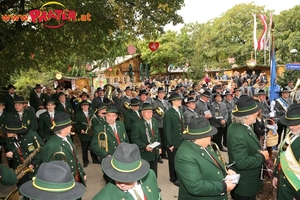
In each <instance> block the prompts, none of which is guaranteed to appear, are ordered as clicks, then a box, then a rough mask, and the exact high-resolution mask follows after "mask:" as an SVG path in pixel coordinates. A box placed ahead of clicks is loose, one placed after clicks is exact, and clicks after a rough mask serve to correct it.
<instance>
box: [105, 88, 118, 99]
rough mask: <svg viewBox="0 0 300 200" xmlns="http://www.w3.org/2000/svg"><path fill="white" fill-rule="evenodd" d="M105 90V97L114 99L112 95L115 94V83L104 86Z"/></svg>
mask: <svg viewBox="0 0 300 200" xmlns="http://www.w3.org/2000/svg"><path fill="white" fill-rule="evenodd" d="M104 90H105V95H104V97H106V98H108V99H109V100H110V101H112V100H113V99H112V96H113V91H114V90H115V87H114V86H113V85H110V84H106V85H105V86H104Z"/></svg>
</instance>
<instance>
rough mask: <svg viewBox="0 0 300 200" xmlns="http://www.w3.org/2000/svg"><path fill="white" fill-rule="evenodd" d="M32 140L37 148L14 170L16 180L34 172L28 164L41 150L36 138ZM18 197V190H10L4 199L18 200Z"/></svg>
mask: <svg viewBox="0 0 300 200" xmlns="http://www.w3.org/2000/svg"><path fill="white" fill-rule="evenodd" d="M34 140H35V142H36V144H37V148H36V149H35V150H34V151H33V152H32V153H31V154H30V155H29V156H28V157H27V158H26V159H25V160H24V162H23V163H22V164H21V165H19V166H18V167H17V168H16V169H15V173H16V175H17V179H18V180H20V179H21V178H22V177H23V176H24V175H25V174H27V173H29V172H34V170H33V169H31V168H29V167H28V166H29V163H30V162H31V160H32V158H33V157H34V156H35V155H36V154H37V153H38V152H39V151H40V150H41V146H40V143H39V142H38V141H37V138H36V136H34ZM19 197H20V193H19V190H18V188H15V189H14V190H12V191H11V192H10V193H9V194H8V195H7V196H6V198H5V200H18V199H19Z"/></svg>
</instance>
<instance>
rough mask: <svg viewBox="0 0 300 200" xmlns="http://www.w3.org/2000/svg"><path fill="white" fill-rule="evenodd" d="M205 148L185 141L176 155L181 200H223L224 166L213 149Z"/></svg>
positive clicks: (224, 197)
mask: <svg viewBox="0 0 300 200" xmlns="http://www.w3.org/2000/svg"><path fill="white" fill-rule="evenodd" d="M206 149H207V151H208V152H209V154H210V155H211V156H212V157H213V158H214V160H215V161H216V162H217V163H218V164H216V163H215V161H214V160H213V159H212V158H211V157H210V155H209V154H208V153H207V152H206V151H205V149H204V148H202V147H200V146H199V145H197V144H195V143H193V142H190V141H187V140H184V141H183V142H182V144H181V146H180V147H179V149H178V150H177V152H176V155H175V170H176V173H177V177H178V181H179V195H178V199H179V200H186V199H188V200H196V199H207V200H219V199H220V200H221V199H222V200H223V199H228V196H227V193H224V191H223V190H224V188H223V184H222V180H223V179H224V178H225V176H226V171H225V167H224V164H223V163H222V162H221V161H220V160H219V158H218V156H217V154H216V153H215V152H214V151H213V150H212V148H210V147H207V148H206Z"/></svg>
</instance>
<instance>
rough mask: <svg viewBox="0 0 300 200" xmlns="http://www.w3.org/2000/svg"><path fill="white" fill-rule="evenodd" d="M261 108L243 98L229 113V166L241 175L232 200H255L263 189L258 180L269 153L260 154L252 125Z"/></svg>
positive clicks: (250, 100) (247, 97)
mask: <svg viewBox="0 0 300 200" xmlns="http://www.w3.org/2000/svg"><path fill="white" fill-rule="evenodd" d="M260 109H261V108H260V104H258V103H256V101H255V100H254V99H253V98H252V97H249V96H247V95H242V96H241V97H240V98H239V99H238V100H237V102H236V107H235V109H234V110H233V111H232V124H231V125H230V127H229V129H228V136H227V145H228V156H229V163H233V162H235V165H234V166H233V167H232V169H233V170H234V171H235V172H236V173H238V174H240V175H241V178H240V181H239V184H238V185H237V186H236V188H235V189H234V190H233V191H232V193H231V195H232V196H233V199H234V200H244V199H248V200H252V199H253V200H255V197H256V194H258V193H259V192H260V190H261V189H262V188H263V181H262V180H260V179H259V177H260V170H261V167H262V165H263V164H264V163H265V162H266V160H268V159H269V153H268V151H265V150H264V151H263V150H261V146H260V142H259V140H258V139H257V136H256V134H255V133H254V131H253V129H252V127H251V125H252V124H253V123H255V121H256V117H257V114H258V111H259V110H260Z"/></svg>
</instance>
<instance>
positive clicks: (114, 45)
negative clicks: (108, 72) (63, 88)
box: [0, 0, 183, 84]
mask: <svg viewBox="0 0 300 200" xmlns="http://www.w3.org/2000/svg"><path fill="white" fill-rule="evenodd" d="M60 3H61V4H63V5H64V6H65V7H66V8H67V9H70V10H74V11H76V12H77V13H78V18H79V17H81V15H82V14H87V13H89V14H90V15H91V21H85V22H83V21H82V20H81V21H80V22H79V21H76V22H66V23H65V25H64V26H62V27H61V28H56V29H49V28H45V27H44V26H43V24H42V23H34V22H30V21H27V22H22V21H21V20H19V21H17V22H14V23H12V22H1V23H0V36H1V38H2V40H1V41H0V66H1V68H0V73H1V74H2V75H3V76H4V77H5V78H4V79H1V81H2V84H4V82H5V81H8V80H9V79H8V77H9V75H10V74H13V73H18V70H19V69H23V70H26V69H29V68H33V69H39V68H40V67H41V66H45V67H46V66H47V67H48V68H49V69H58V70H60V69H61V68H66V66H68V62H69V61H70V60H71V61H72V62H77V61H81V60H83V59H88V60H99V59H104V58H114V57H117V56H120V54H119V53H120V49H118V47H119V46H120V45H121V44H123V42H124V40H128V39H132V38H136V37H143V38H151V37H152V36H153V35H155V34H160V33H161V32H163V29H162V27H163V26H164V25H166V24H167V23H170V22H173V23H174V24H177V23H181V22H182V18H181V17H180V16H179V15H178V14H177V13H176V12H177V10H179V9H180V8H181V7H182V6H183V0H178V1H169V2H168V3H165V1H162V0H153V1H146V0H131V1H124V0H108V1H107V0H99V1H88V0H82V1H67V0H61V1H60ZM43 4H44V1H41V0H37V1H25V0H2V1H1V2H0V12H1V14H2V15H4V14H6V15H8V14H20V15H23V14H28V12H29V11H30V10H34V9H39V8H40V7H41V6H42V5H43ZM49 8H52V9H62V7H61V6H58V5H55V4H51V5H48V6H46V7H45V9H46V10H48V9H49ZM47 23H49V24H52V25H53V24H57V23H58V22H57V21H56V20H53V19H51V20H50V21H49V22H47ZM121 52H124V48H122V51H121ZM73 58H76V60H75V61H74V60H73Z"/></svg>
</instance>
